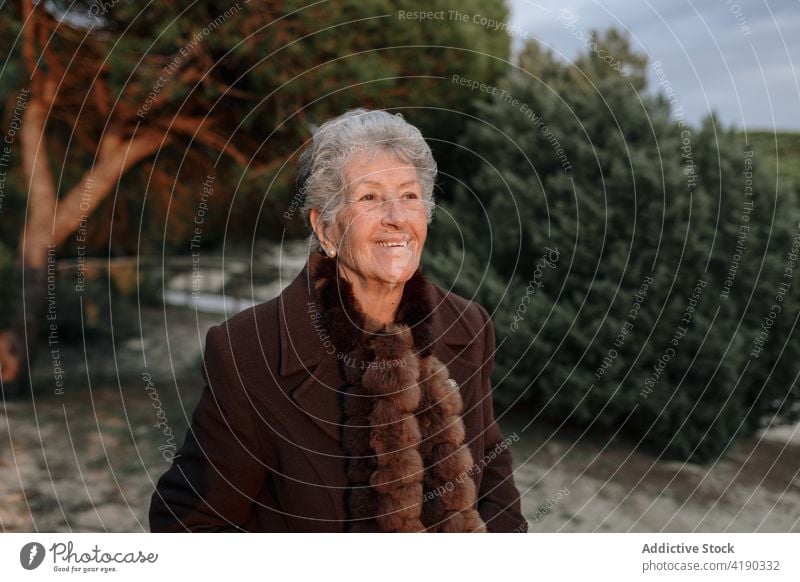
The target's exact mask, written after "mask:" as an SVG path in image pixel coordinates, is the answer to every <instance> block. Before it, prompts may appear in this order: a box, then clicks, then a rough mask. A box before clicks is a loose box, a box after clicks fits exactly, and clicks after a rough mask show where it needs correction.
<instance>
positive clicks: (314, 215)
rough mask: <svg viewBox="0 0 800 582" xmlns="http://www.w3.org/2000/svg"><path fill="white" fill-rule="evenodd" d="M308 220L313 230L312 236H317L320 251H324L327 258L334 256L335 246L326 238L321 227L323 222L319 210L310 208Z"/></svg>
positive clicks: (324, 231) (324, 230)
mask: <svg viewBox="0 0 800 582" xmlns="http://www.w3.org/2000/svg"><path fill="white" fill-rule="evenodd" d="M308 219H309V221H310V222H311V228H312V229H314V234H316V235H317V238H318V239H319V242H320V243H321V244H322V249H323V250H324V251H325V254H327V255H328V256H333V255H335V254H336V245H335V244H334V243H333V241H331V240H330V238H328V234H327V232H326V229H325V228H324V227H323V221H322V220H321V219H320V212H319V210H317V209H316V208H312V209H311V210H310V211H309V213H308ZM331 253H333V254H331Z"/></svg>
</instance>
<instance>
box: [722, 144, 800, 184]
mask: <svg viewBox="0 0 800 582" xmlns="http://www.w3.org/2000/svg"><path fill="white" fill-rule="evenodd" d="M737 138H738V139H739V140H740V141H746V142H748V143H750V144H752V146H753V149H754V150H756V151H757V152H758V154H759V157H760V159H761V160H762V161H761V165H762V166H764V167H765V168H766V170H767V173H768V174H770V175H772V176H775V175H777V176H778V178H779V179H780V189H781V191H786V190H787V189H789V188H792V189H794V191H795V192H797V191H798V190H800V133H797V132H781V131H777V132H772V131H748V132H746V133H745V132H740V133H738V134H737Z"/></svg>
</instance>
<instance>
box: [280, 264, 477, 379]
mask: <svg viewBox="0 0 800 582" xmlns="http://www.w3.org/2000/svg"><path fill="white" fill-rule="evenodd" d="M318 261H319V258H318V257H317V256H315V255H312V256H311V257H309V260H308V262H306V264H305V266H304V267H303V270H302V271H300V273H299V274H298V275H297V277H295V279H294V281H292V283H291V284H289V286H288V287H286V289H284V290H283V292H282V293H281V294H280V297H279V298H278V299H279V300H278V319H279V327H280V342H281V347H280V373H281V375H282V376H284V377H288V376H291V375H293V374H297V373H298V372H301V371H305V372H306V373H309V372H310V371H312V370H313V369H314V368H315V367H316V366H318V365H319V364H320V363H321V362H323V361H333V363H334V364H336V357H335V355H334V356H333V357H326V356H328V354H327V353H326V349H325V347H324V345H323V341H322V340H321V339H320V336H319V334H318V332H317V330H316V329H315V328H314V320H313V319H312V316H313V315H314V313H315V311H316V310H318V309H319V306H317V305H316V304H315V291H314V280H313V279H312V278H311V276H310V272H312V271H313V270H314V267H315V266H316V263H317V262H318ZM414 280H415V282H417V283H418V284H419V285H420V290H421V292H423V293H425V294H427V295H428V297H430V299H431V301H432V313H431V326H430V328H431V335H432V341H433V342H437V341H442V342H444V343H445V344H446V345H448V346H451V347H464V346H468V345H470V344H471V343H473V342H474V341H475V340H476V338H477V337H478V336H479V330H476V329H474V328H473V326H472V325H471V324H470V322H469V320H468V319H467V318H465V317H463V313H462V312H460V311H459V309H458V307H457V306H456V305H455V304H454V301H453V300H452V298H451V297H450V294H449V293H448V292H446V291H444V290H443V289H441V288H439V287H438V286H436V285H434V284H432V283H431V282H430V281H428V280H427V279H426V278H425V277H424V276H422V273H421V271H417V274H415V279H414Z"/></svg>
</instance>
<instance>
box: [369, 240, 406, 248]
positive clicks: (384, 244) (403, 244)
mask: <svg viewBox="0 0 800 582" xmlns="http://www.w3.org/2000/svg"><path fill="white" fill-rule="evenodd" d="M375 244H376V245H378V246H381V247H388V248H390V247H400V248H406V247H408V244H409V241H407V240H406V241H397V242H377V243H375Z"/></svg>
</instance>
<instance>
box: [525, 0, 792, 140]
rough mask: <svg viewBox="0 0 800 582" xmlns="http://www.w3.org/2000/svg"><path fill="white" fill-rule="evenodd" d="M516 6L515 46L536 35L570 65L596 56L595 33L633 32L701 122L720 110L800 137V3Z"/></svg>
mask: <svg viewBox="0 0 800 582" xmlns="http://www.w3.org/2000/svg"><path fill="white" fill-rule="evenodd" d="M510 3H511V23H510V24H511V33H512V36H513V37H514V41H515V44H516V45H519V44H520V43H521V42H523V41H524V40H525V38H526V37H527V38H536V39H537V40H539V41H540V42H542V43H544V44H546V45H548V46H549V47H551V48H552V49H553V51H554V52H556V54H559V55H561V56H562V58H564V59H572V58H574V57H575V56H576V55H577V54H578V53H579V52H580V50H581V49H583V50H584V51H585V50H586V48H585V46H584V42H585V41H584V40H582V39H583V38H585V37H586V36H588V34H589V31H590V30H592V29H593V28H594V29H600V30H603V29H605V28H608V27H609V26H616V27H617V28H620V29H622V30H626V31H627V32H628V34H629V35H630V37H631V40H632V43H633V45H634V46H635V47H637V48H638V50H640V51H642V52H644V53H646V54H647V55H648V56H649V58H650V61H651V62H654V61H660V62H661V66H662V69H663V76H662V79H666V81H665V82H668V83H669V84H670V86H671V87H672V89H673V90H674V91H675V93H676V95H677V97H678V98H679V99H680V105H681V106H682V107H683V109H684V111H685V112H686V119H687V121H689V122H691V123H697V122H698V121H699V120H700V119H702V118H703V117H705V116H706V115H707V114H708V112H709V111H716V112H717V114H718V115H719V117H720V118H721V119H722V121H723V122H724V123H725V124H726V125H730V124H733V125H736V126H738V127H747V128H749V129H764V128H772V127H775V128H778V129H793V130H800V71H799V70H798V69H800V0H642V1H641V2H639V1H631V0H596V1H595V0H559V1H552V0H510ZM564 10H568V11H569V12H563V11H564ZM650 79H651V82H650V86H651V87H655V86H656V85H657V79H656V76H655V69H654V68H653V67H650Z"/></svg>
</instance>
